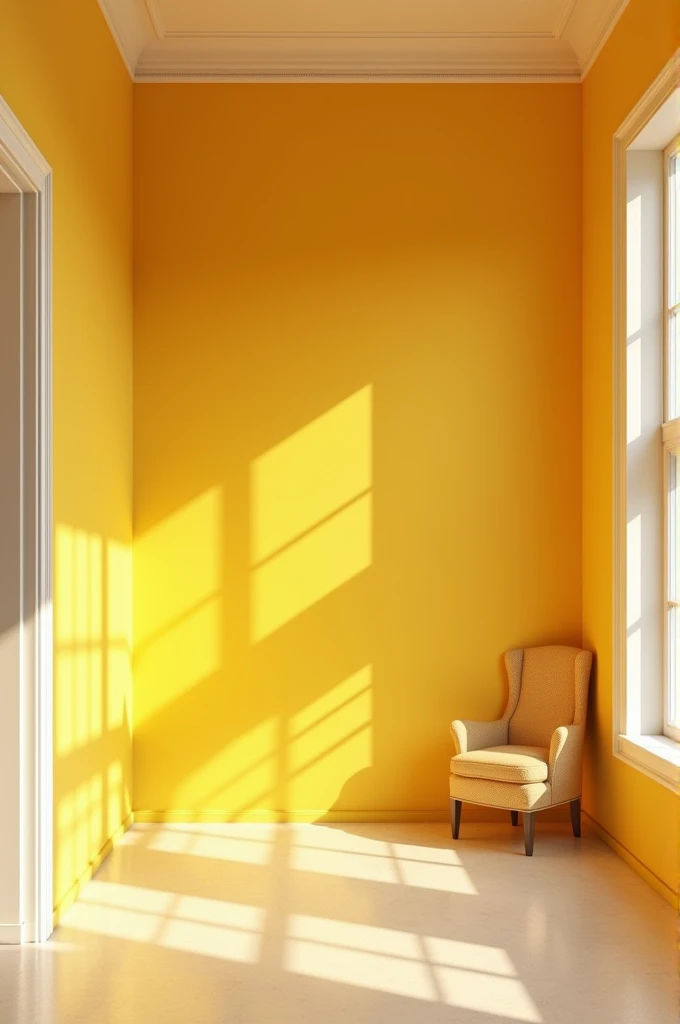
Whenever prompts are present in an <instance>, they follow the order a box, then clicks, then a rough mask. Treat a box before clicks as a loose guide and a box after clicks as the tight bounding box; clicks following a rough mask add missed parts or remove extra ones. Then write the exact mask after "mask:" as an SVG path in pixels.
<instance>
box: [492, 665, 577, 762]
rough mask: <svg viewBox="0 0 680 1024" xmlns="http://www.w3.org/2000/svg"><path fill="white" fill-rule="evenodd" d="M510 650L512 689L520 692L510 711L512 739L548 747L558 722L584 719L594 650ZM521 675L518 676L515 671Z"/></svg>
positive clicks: (515, 741) (509, 669)
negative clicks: (517, 685)
mask: <svg viewBox="0 0 680 1024" xmlns="http://www.w3.org/2000/svg"><path fill="white" fill-rule="evenodd" d="M519 654H520V652H516V651H513V652H508V655H510V657H507V656H506V664H507V666H508V673H509V675H510V676H511V678H510V699H511V701H512V699H513V690H514V692H515V694H517V687H516V682H517V681H519V683H520V685H519V694H517V703H516V705H515V708H514V711H512V712H511V718H510V728H509V742H510V743H513V744H519V745H521V746H532V747H548V746H550V740H551V737H552V734H553V732H554V731H555V729H556V728H557V727H558V726H559V725H580V724H581V723H582V722H585V718H586V707H587V704H588V683H589V680H590V666H591V664H592V654H591V653H590V651H582V650H581V649H580V648H578V647H527V648H526V649H525V650H524V651H523V652H521V655H522V657H521V670H520V659H519ZM518 670H520V671H521V676H520V678H519V680H518V679H515V681H514V682H515V686H513V679H512V675H513V674H514V675H515V676H518V675H519V672H518Z"/></svg>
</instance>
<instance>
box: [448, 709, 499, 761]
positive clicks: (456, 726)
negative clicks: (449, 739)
mask: <svg viewBox="0 0 680 1024" xmlns="http://www.w3.org/2000/svg"><path fill="white" fill-rule="evenodd" d="M451 735H452V736H453V741H454V743H455V744H456V753H457V754H467V752H468V751H469V750H482V749H483V748H484V747H501V746H505V744H506V743H507V742H508V723H507V721H506V719H504V718H500V719H498V721H496V722H462V721H461V720H460V719H456V721H455V722H451Z"/></svg>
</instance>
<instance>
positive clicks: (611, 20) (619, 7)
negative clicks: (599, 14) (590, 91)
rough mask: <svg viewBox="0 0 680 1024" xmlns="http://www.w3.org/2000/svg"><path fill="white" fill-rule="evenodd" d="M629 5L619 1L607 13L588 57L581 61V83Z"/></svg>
mask: <svg viewBox="0 0 680 1024" xmlns="http://www.w3.org/2000/svg"><path fill="white" fill-rule="evenodd" d="M629 3H630V0H620V2H619V3H617V4H615V5H614V6H613V7H612V9H611V10H610V11H609V14H608V15H607V18H606V20H605V22H604V25H602V26H601V28H600V31H599V33H598V36H597V38H596V40H595V42H594V44H593V46H592V47H591V49H590V50H589V51H588V55H587V57H586V58H585V59H582V60H581V81H584V80H585V77H586V75H587V74H588V72H589V71H590V69H591V68H592V66H593V64H594V63H595V61H596V60H597V58H598V57H599V56H600V54H601V53H602V51H603V49H604V48H605V46H606V44H607V40H608V39H609V37H610V35H611V34H612V32H613V31H614V29H615V28H616V26H617V24H618V21H619V18H620V17H621V15H622V14H623V12H624V11H625V9H626V7H627V6H628V4H629Z"/></svg>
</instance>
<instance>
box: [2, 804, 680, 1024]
mask: <svg viewBox="0 0 680 1024" xmlns="http://www.w3.org/2000/svg"><path fill="white" fill-rule="evenodd" d="M675 923H676V919H675V914H674V912H673V911H672V909H671V908H670V907H669V906H668V905H667V904H666V903H664V902H663V900H662V899H661V898H660V897H659V896H657V895H656V893H654V892H653V891H652V890H651V889H650V888H648V886H647V885H646V884H645V883H644V882H642V881H641V880H640V879H639V878H638V877H637V876H636V875H635V874H634V873H633V872H632V871H630V869H629V868H627V867H626V866H625V864H623V863H622V862H621V861H620V860H619V859H618V858H617V857H615V856H614V854H612V853H611V852H610V851H609V850H608V849H607V848H606V847H605V846H603V845H602V844H601V843H600V842H599V841H598V840H597V839H595V838H587V837H584V839H583V840H581V841H580V842H578V841H577V840H574V839H573V838H571V836H570V835H568V834H567V832H566V831H565V830H563V829H561V828H559V827H555V826H553V827H552V828H551V827H550V826H547V825H546V826H543V827H541V826H540V824H539V827H538V829H537V836H536V854H535V856H534V857H533V858H532V859H528V858H526V857H524V856H523V855H522V843H521V830H520V829H515V830H513V829H511V828H510V825H509V824H508V826H507V827H505V828H499V827H498V826H479V825H478V826H474V825H468V826H465V825H464V826H463V838H462V839H461V841H459V842H458V843H457V844H455V846H454V844H453V843H452V842H451V839H450V836H449V832H448V829H447V827H446V826H444V825H337V826H333V827H329V826H310V825H304V826H294V825H290V826H286V825H281V826H249V825H241V826H235V825H232V826H219V825H215V826H197V825H178V826H174V827H173V826H163V827H159V826H146V827H144V826H136V827H135V828H134V829H132V830H131V831H130V832H128V834H127V836H126V837H125V840H124V842H123V844H122V845H121V846H120V847H119V848H118V849H117V850H116V851H115V852H114V854H113V855H112V856H111V857H110V858H109V859H108V861H107V862H106V863H105V864H104V865H103V867H102V868H101V870H100V871H99V874H98V876H97V878H96V879H95V880H94V881H92V882H91V883H90V884H89V886H87V888H86V889H85V891H84V892H83V894H82V897H81V899H80V900H79V901H78V902H77V903H76V904H75V905H74V906H73V907H72V908H71V909H70V910H69V912H68V913H67V915H66V918H65V920H64V923H63V925H62V926H61V927H60V928H59V929H58V930H57V931H56V932H55V934H54V936H53V938H52V939H51V941H50V942H49V943H48V944H47V945H45V946H43V947H24V948H23V949H19V948H10V947H4V948H2V949H0V1021H2V1024H38V1022H39V1024H66V1022H68V1024H81V1022H82V1024H215V1022H225V1024H227V1022H229V1024H240V1022H243V1024H255V1022H258V1024H259V1022H272V1024H273V1022H276V1024H340V1022H343V1024H344V1022H352V1024H363V1022H366V1024H369V1022H370V1024H382V1022H388V1021H389V1022H390V1024H394V1022H414V1024H415V1022H417V1024H444V1022H446V1024H492V1022H493V1024H507V1022H509V1021H530V1022H535V1024H572V1022H578V1024H589V1022H597V1024H675V1022H676V1021H677V1020H678V986H677V975H676V954H675Z"/></svg>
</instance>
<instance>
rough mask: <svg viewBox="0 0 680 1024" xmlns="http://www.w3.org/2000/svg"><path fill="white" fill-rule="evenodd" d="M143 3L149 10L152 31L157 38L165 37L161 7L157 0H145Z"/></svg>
mask: <svg viewBox="0 0 680 1024" xmlns="http://www.w3.org/2000/svg"><path fill="white" fill-rule="evenodd" d="M145 3H146V9H147V11H148V12H149V17H150V18H151V24H152V25H153V28H154V32H155V33H156V35H157V36H158V38H159V39H165V36H166V35H167V33H166V31H165V24H164V23H163V15H162V14H161V8H160V4H159V3H158V0H145Z"/></svg>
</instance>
